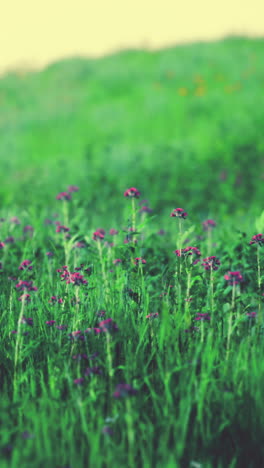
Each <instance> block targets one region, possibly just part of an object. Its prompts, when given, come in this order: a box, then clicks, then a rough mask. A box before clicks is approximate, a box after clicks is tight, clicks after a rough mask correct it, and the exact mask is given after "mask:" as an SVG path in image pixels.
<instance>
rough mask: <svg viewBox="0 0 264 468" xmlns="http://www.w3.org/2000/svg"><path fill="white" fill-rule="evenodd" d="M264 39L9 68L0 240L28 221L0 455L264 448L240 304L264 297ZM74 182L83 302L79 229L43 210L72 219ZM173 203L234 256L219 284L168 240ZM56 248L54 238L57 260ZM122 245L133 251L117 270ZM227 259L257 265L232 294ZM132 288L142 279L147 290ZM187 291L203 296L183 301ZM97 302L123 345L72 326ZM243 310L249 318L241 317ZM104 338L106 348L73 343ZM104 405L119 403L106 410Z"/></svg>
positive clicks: (255, 304) (72, 457)
mask: <svg viewBox="0 0 264 468" xmlns="http://www.w3.org/2000/svg"><path fill="white" fill-rule="evenodd" d="M263 49H264V41H263V40H256V41H252V40H245V39H236V40H234V39H232V40H231V39H229V40H226V41H222V42H218V43H214V44H197V45H192V46H183V47H178V48H175V49H170V50H167V51H160V52H155V53H146V52H133V51H131V52H124V53H122V54H117V55H115V56H112V57H107V58H104V59H101V60H98V61H86V60H81V59H80V60H79V59H78V60H77V59H76V60H72V61H66V62H62V63H58V64H54V65H53V66H50V67H49V68H48V69H46V70H44V71H43V72H41V73H38V74H32V75H26V76H24V77H23V76H11V75H10V76H7V77H5V78H3V79H1V81H0V99H1V113H0V125H1V139H0V141H1V145H0V151H1V153H0V158H1V165H2V168H3V172H2V175H3V174H4V176H5V177H3V178H2V183H1V187H0V191H1V197H2V202H3V205H2V208H1V214H0V216H3V217H6V218H7V221H6V222H3V223H2V225H1V229H2V231H1V236H2V237H1V238H0V240H4V239H5V238H6V237H7V236H9V235H13V236H14V237H15V242H14V244H9V245H7V246H6V247H5V248H4V249H3V250H2V251H1V262H3V272H2V273H1V276H0V279H1V295H0V309H1V328H0V330H1V339H2V341H1V343H2V346H1V349H0V386H1V399H0V410H1V411H0V414H1V417H0V419H1V430H0V436H1V443H0V453H1V455H2V460H1V462H0V466H1V468H7V467H8V468H10V467H11V468H17V467H18V466H20V467H21V468H36V467H37V468H47V467H49V466H50V467H54V468H58V467H61V466H64V467H65V466H69V464H70V466H71V467H73V468H80V467H82V468H86V467H87V466H91V467H96V468H105V467H106V466H107V467H108V466H111V467H113V468H120V467H124V466H129V467H130V468H134V467H135V466H142V467H144V468H150V467H151V468H152V467H154V468H178V466H179V468H185V467H186V468H191V460H193V461H194V462H196V466H197V465H198V466H202V467H203V468H213V467H214V468H215V467H217V468H226V466H230V467H237V468H241V467H244V466H245V468H250V467H251V468H255V467H256V468H259V467H260V466H262V465H263V459H264V453H263V444H262V441H263V424H264V423H263V414H264V412H263V375H264V374H263V347H264V343H263V339H262V335H261V330H260V331H259V330H258V329H257V327H256V326H255V321H254V320H255V319H254V318H253V319H252V320H251V319H250V320H249V319H248V317H247V316H246V315H245V314H246V312H252V311H253V312H254V311H257V314H260V313H261V312H262V313H263V302H262V301H263V298H262V296H261V293H262V292H263V288H262V289H261V291H258V290H257V267H256V250H254V249H255V247H256V246H249V245H248V242H249V239H250V235H251V234H252V235H253V234H256V230H255V226H254V225H253V223H252V222H251V220H252V219H253V218H254V215H255V214H256V213H259V211H260V210H262V209H263V206H262V203H263V188H262V185H263V181H262V179H261V177H262V173H263V166H262V164H263V157H262V154H263V143H264V137H263V129H262V122H263V121H264V119H263V115H262V114H263V113H264V107H263V89H264V80H263V59H262V56H263ZM201 79H204V80H205V83H203V82H201ZM182 88H183V89H182ZM185 88H186V89H187V90H188V92H187V95H184V94H186V90H185ZM203 93H204V94H203ZM181 94H183V95H181ZM196 94H201V95H200V96H199V95H196ZM223 170H225V171H227V174H226V180H225V181H221V180H220V175H221V172H222V171H223ZM222 177H223V174H222ZM238 177H242V180H239V178H238ZM70 183H74V184H78V185H80V187H81V190H80V192H79V193H78V194H74V197H73V200H72V202H71V203H69V204H68V208H69V225H70V228H71V233H72V234H73V235H74V234H78V236H80V240H83V239H84V238H86V239H87V241H88V244H89V245H88V246H87V248H86V249H79V250H78V251H76V250H74V249H72V250H71V249H70V250H69V252H68V254H69V255H70V259H69V265H70V268H71V269H72V268H73V266H74V265H75V264H78V265H79V264H80V263H82V262H83V263H85V264H87V262H88V263H89V265H91V266H92V274H91V276H89V277H87V278H88V281H89V288H88V295H87V290H86V289H85V288H83V287H80V291H79V298H80V301H81V302H80V305H77V307H76V306H75V305H74V304H72V299H74V298H75V299H76V300H77V297H78V293H77V289H76V287H74V286H73V285H69V288H67V287H66V285H65V283H63V282H61V281H60V278H59V275H58V273H56V268H57V267H60V266H61V265H64V264H65V262H66V258H67V254H66V253H67V248H68V247H67V243H64V242H63V240H62V239H63V237H62V235H60V234H59V235H58V234H55V232H54V231H55V226H54V224H53V225H45V226H44V225H43V219H44V216H49V217H52V213H54V211H55V210H57V211H59V213H60V214H59V219H60V221H63V206H62V204H61V202H58V201H56V200H55V195H56V194H57V193H58V192H59V191H61V190H63V189H65V188H66V187H67V185H68V184H70ZM133 185H134V186H136V187H138V188H139V189H140V190H141V191H142V194H143V196H144V197H145V196H146V197H148V198H149V200H150V202H151V205H152V207H153V208H154V210H155V211H154V213H158V214H159V216H157V217H156V218H155V219H154V220H151V222H150V223H149V224H148V225H147V226H145V227H144V228H143V233H144V236H143V238H142V239H141V240H140V241H139V244H138V246H137V247H136V250H134V248H133V247H131V246H130V245H124V244H123V237H124V233H122V226H123V224H121V222H120V221H122V223H124V222H125V221H124V220H125V219H126V218H127V217H129V216H130V213H129V205H130V203H129V202H128V200H125V199H124V197H123V194H122V192H123V191H124V189H126V188H128V187H130V186H133ZM127 202H128V203H127ZM176 206H183V207H184V208H185V209H186V210H187V211H188V215H189V216H188V218H187V220H185V221H184V229H186V230H188V229H191V227H192V225H193V224H194V225H195V230H194V232H191V231H190V233H189V234H188V237H189V239H190V241H189V242H190V245H196V246H197V247H198V248H199V249H201V252H202V256H203V257H204V256H205V255H207V253H210V254H213V255H217V256H218V255H219V257H220V259H221V267H220V269H219V270H218V271H216V272H215V273H214V278H215V280H214V294H213V289H212V285H211V283H210V280H209V277H208V275H207V274H206V272H204V271H203V269H202V268H201V267H200V266H199V265H197V266H195V267H193V268H191V271H192V285H191V290H189V289H188V288H189V287H188V278H187V273H188V271H189V270H188V268H187V269H186V271H185V267H184V263H185V262H184V263H183V265H182V268H183V269H182V271H183V274H182V278H181V279H180V280H176V281H175V277H174V273H175V268H177V267H176V265H177V262H176V261H175V258H176V257H175V256H174V255H173V253H172V252H173V250H174V249H175V247H177V248H179V245H180V244H179V243H180V236H179V235H177V221H178V220H175V219H172V218H170V217H169V213H170V211H171V209H173V208H175V207H176ZM245 208H247V211H248V213H249V217H248V219H247V220H245V223H246V224H247V226H246V230H247V234H246V235H244V234H243V233H241V232H240V233H237V232H236V231H235V230H234V229H233V226H232V217H231V216H230V212H231V213H236V214H237V216H236V218H235V220H236V221H237V220H238V218H240V217H241V218H240V219H239V223H238V225H237V227H238V228H239V229H240V228H243V227H244V226H243V222H244V221H243V219H242V215H243V214H244V213H245ZM119 209H120V212H119ZM120 213H121V214H120ZM122 213H125V215H124V217H122ZM11 214H12V215H17V216H19V218H21V221H22V224H21V225H20V226H14V225H13V224H12V223H10V222H9V221H8V219H9V218H8V217H7V215H8V216H11ZM105 214H107V216H104V215H105ZM209 215H210V216H212V217H215V215H216V217H217V219H216V220H217V229H215V231H214V232H213V238H212V245H211V246H210V249H209V250H207V248H208V246H207V241H206V239H204V240H201V239H200V240H198V238H197V235H199V234H204V233H203V232H202V229H201V225H200V224H198V222H197V223H195V221H199V220H200V221H201V220H204V219H205V218H206V217H207V216H209ZM195 218H196V219H195ZM56 219H57V218H56ZM66 219H67V217H66ZM117 220H118V221H119V222H115V223H114V221H117ZM225 220H227V222H226V223H225ZM163 221H164V225H163ZM155 223H156V224H155ZM245 223H244V225H245ZM250 223H251V224H250ZM25 224H32V225H33V226H34V235H33V237H32V238H31V237H30V235H29V236H27V235H26V236H25V237H21V234H22V229H23V226H24V225H25ZM65 224H68V223H66V221H65ZM99 226H100V227H104V228H105V229H107V228H108V227H116V228H118V229H119V231H120V233H119V235H118V236H117V238H116V240H115V245H116V246H115V247H114V248H113V249H110V250H108V249H104V263H101V261H100V257H99V254H98V252H97V249H96V247H97V244H96V243H95V242H93V241H92V240H91V238H92V232H93V230H94V229H95V228H96V227H99ZM162 227H164V228H165V229H166V230H167V228H168V233H167V234H166V235H165V237H163V236H157V235H155V229H156V228H162ZM261 230H262V227H261V228H260V231H261ZM257 232H259V230H258V231H257ZM107 238H108V240H109V236H108V237H107ZM110 240H111V239H110ZM71 242H72V241H71V240H70V241H69V243H70V244H71ZM215 243H216V244H215ZM70 244H69V245H70ZM64 248H65V249H66V252H64ZM48 250H52V251H54V258H53V259H51V261H50V260H49V259H48V258H47V257H46V255H45V253H46V252H47V251H48ZM262 250H263V248H262ZM206 252H207V253H206ZM140 255H144V256H145V257H146V259H147V264H146V265H145V266H144V271H145V274H144V280H143V278H142V277H141V275H140V274H138V273H137V270H136V269H135V268H134V267H133V263H132V259H131V258H130V257H135V256H140ZM261 255H262V257H261V265H262V266H261V268H263V252H261ZM117 257H122V259H123V265H122V266H120V268H119V267H118V269H115V270H114V272H110V271H109V270H110V268H111V269H112V268H113V265H112V260H113V258H117ZM25 258H30V259H32V261H33V264H34V268H33V270H32V272H31V271H29V272H27V271H22V272H21V271H19V270H18V265H19V263H20V261H22V260H24V259H25ZM67 263H68V261H67ZM178 265H179V264H178ZM178 267H179V266H178ZM104 268H105V270H104ZM228 270H240V271H241V272H242V273H243V276H244V278H245V281H244V282H243V284H242V285H241V291H240V288H238V291H237V296H236V300H235V296H234V295H233V296H232V288H231V287H228V286H227V285H226V282H225V280H224V274H225V273H227V271H228ZM104 271H106V272H107V278H108V281H109V284H110V288H111V295H110V297H109V298H107V297H106V295H105V290H104V282H103V281H102V277H103V272H104ZM262 272H263V270H262ZM14 275H15V276H19V278H23V279H30V278H31V279H32V280H33V281H34V284H36V286H37V287H38V291H37V292H32V294H31V298H32V301H31V302H30V303H29V304H26V305H25V308H26V309H25V310H24V309H23V306H21V303H20V302H19V301H18V297H19V295H20V294H21V292H20V291H17V290H16V287H15V283H16V282H14V283H13V282H10V279H9V278H10V277H11V278H12V277H13V276H14ZM263 280H264V279H263V277H262V282H263ZM174 283H175V284H174ZM171 284H173V289H170V287H169V285H171ZM71 286H72V287H71ZM127 287H131V288H133V290H134V291H136V292H138V294H139V297H140V303H138V302H137V301H136V300H134V299H133V298H131V296H129V295H128V294H127ZM175 287H176V288H177V290H176V291H175ZM240 292H241V294H240ZM165 293H167V295H166V294H165ZM55 294H56V295H58V297H63V299H64V305H63V306H61V305H59V304H56V305H51V304H50V303H49V300H50V297H51V296H52V295H55ZM190 294H191V297H192V301H191V302H187V301H185V298H186V297H187V298H188V297H189V296H190ZM213 302H214V303H213ZM102 308H105V309H106V310H107V317H109V316H111V317H113V319H114V320H116V321H117V324H118V327H119V332H118V333H117V334H116V335H115V336H114V337H113V340H110V344H109V342H108V340H107V336H105V335H103V336H101V335H99V336H96V335H93V334H88V335H87V337H88V338H87V340H85V341H78V340H77V341H76V342H75V341H74V342H71V341H70V340H69V339H68V332H72V331H74V330H76V329H77V328H80V329H81V330H84V329H85V328H86V327H93V326H96V325H97V324H98V321H99V320H100V319H99V318H98V316H97V315H96V313H97V311H98V310H99V309H102ZM210 310H211V312H212V317H214V320H215V321H216V323H215V325H214V326H213V325H211V323H208V322H202V323H200V322H194V316H195V314H196V313H198V312H203V313H207V312H208V311H210ZM156 311H158V312H159V314H160V318H159V319H154V320H153V321H150V322H147V321H146V315H147V314H148V313H150V312H156ZM232 311H233V312H235V315H236V316H237V318H238V322H237V324H236V326H235V327H234V328H233V329H232V330H231V329H230V327H229V325H230V322H229V318H230V316H231V313H232ZM189 312H191V315H192V323H194V324H196V325H197V323H198V324H199V325H200V332H199V333H197V334H195V333H194V335H193V336H192V335H189V334H186V333H185V332H184V330H183V329H184V328H185V324H184V323H183V322H184V320H185V315H186V316H188V313H189ZM23 314H24V315H25V316H26V317H32V318H33V321H34V326H33V327H30V326H28V325H25V324H23V326H22V325H21V331H28V332H29V334H28V335H25V336H24V335H22V336H20V335H13V334H12V333H11V330H15V329H17V327H18V326H19V325H18V323H19V317H21V316H22V315H23ZM258 317H259V315H258ZM53 319H54V320H56V323H59V324H67V325H68V329H67V331H64V332H62V333H61V332H60V331H58V330H57V329H56V328H55V327H53V328H52V327H51V328H49V327H47V326H46V323H45V322H46V321H47V320H53ZM231 332H232V337H231V341H230V343H231V346H230V350H229V351H230V353H229V351H227V348H228V336H230V335H229V334H231ZM17 336H19V338H17ZM17 343H19V346H16V345H17ZM16 348H17V351H18V356H19V358H18V361H17V366H15V365H14V355H15V354H16ZM97 351H98V352H99V357H98V360H95V361H93V360H91V361H80V362H79V361H78V360H77V361H75V360H73V359H72V357H71V356H72V355H74V354H75V353H76V354H77V353H83V352H85V353H87V354H88V355H91V354H92V353H94V352H97ZM111 355H112V362H111V359H110V358H111ZM109 356H110V357H109ZM97 364H98V365H99V366H100V367H101V368H102V370H103V374H102V376H101V375H99V376H96V375H95V376H92V377H91V378H90V377H88V378H87V379H86V381H85V385H84V386H80V387H79V386H78V385H75V384H74V379H75V378H78V377H80V376H82V375H83V374H84V371H85V368H86V367H87V365H90V366H91V365H97ZM112 365H113V368H114V376H113V375H112V376H111V372H112ZM15 367H16V369H17V372H14V368H15ZM15 376H16V378H14V377H15ZM122 381H125V382H128V383H131V384H132V385H133V386H135V387H136V388H137V389H138V390H139V394H138V396H137V397H136V398H134V399H132V400H129V399H124V400H120V401H119V400H117V401H115V400H114V399H113V397H112V392H113V390H114V386H115V384H116V383H118V382H122ZM106 417H111V418H114V419H115V418H116V420H115V421H113V420H112V421H110V423H106V422H105V418H106ZM105 424H109V425H110V427H113V430H114V435H113V437H109V438H107V436H106V437H105V436H104V435H103V434H102V427H103V426H104V425H105ZM24 431H28V432H29V433H30V434H32V439H31V436H29V437H28V436H27V435H26V436H25V434H24ZM192 466H195V465H192Z"/></svg>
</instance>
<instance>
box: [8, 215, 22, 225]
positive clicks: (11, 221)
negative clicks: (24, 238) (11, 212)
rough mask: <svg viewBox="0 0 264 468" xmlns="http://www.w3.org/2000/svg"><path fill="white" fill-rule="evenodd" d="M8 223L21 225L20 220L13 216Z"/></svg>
mask: <svg viewBox="0 0 264 468" xmlns="http://www.w3.org/2000/svg"><path fill="white" fill-rule="evenodd" d="M10 223H13V224H21V223H20V220H19V219H18V218H17V217H16V216H13V218H11V219H10Z"/></svg>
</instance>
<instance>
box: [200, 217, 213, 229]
mask: <svg viewBox="0 0 264 468" xmlns="http://www.w3.org/2000/svg"><path fill="white" fill-rule="evenodd" d="M202 225H203V228H204V231H211V230H212V229H213V228H214V227H215V226H216V222H215V221H214V220H213V219H207V220H206V221H204V222H203V223H202Z"/></svg>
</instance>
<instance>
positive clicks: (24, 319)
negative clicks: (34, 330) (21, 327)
mask: <svg viewBox="0 0 264 468" xmlns="http://www.w3.org/2000/svg"><path fill="white" fill-rule="evenodd" d="M20 322H21V323H23V324H25V325H30V326H31V327H33V318H31V317H22V318H21V320H20Z"/></svg>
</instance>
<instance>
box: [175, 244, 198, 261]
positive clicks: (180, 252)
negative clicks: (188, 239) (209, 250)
mask: <svg viewBox="0 0 264 468" xmlns="http://www.w3.org/2000/svg"><path fill="white" fill-rule="evenodd" d="M174 253H175V254H176V255H177V257H182V256H183V257H188V256H189V255H195V256H196V259H195V260H194V261H193V263H192V264H193V265H196V264H197V263H198V262H199V261H200V259H199V258H198V257H200V256H201V252H200V250H198V249H197V247H185V249H181V250H174Z"/></svg>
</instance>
